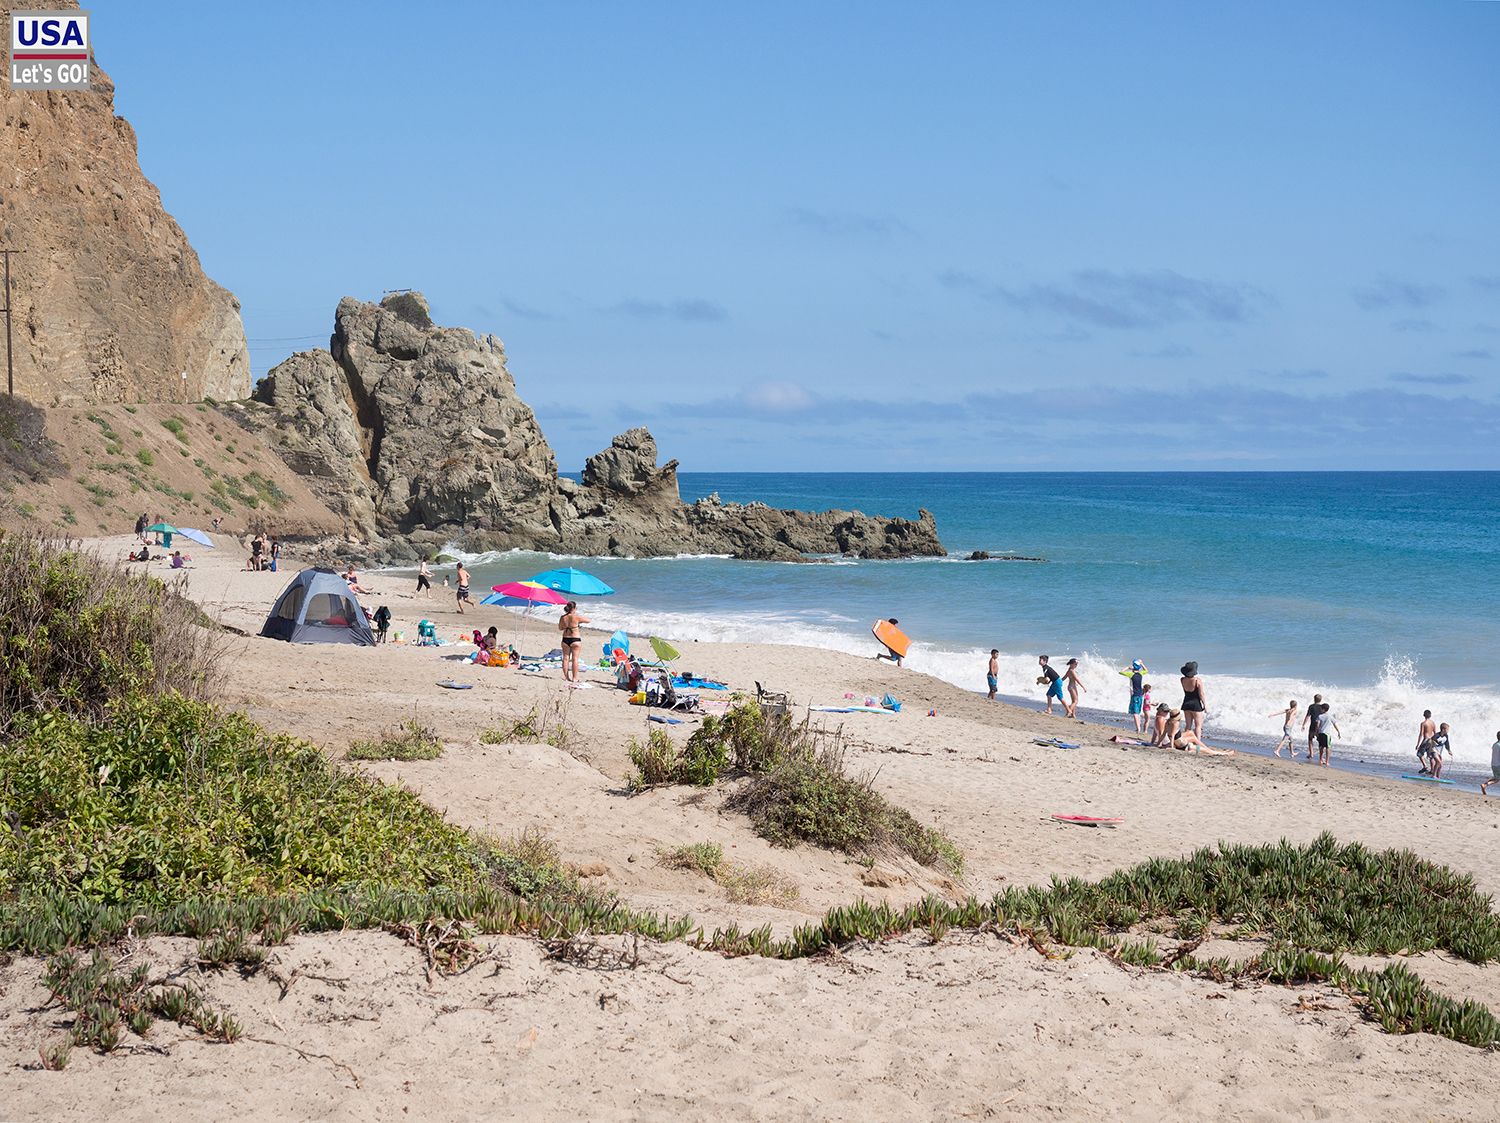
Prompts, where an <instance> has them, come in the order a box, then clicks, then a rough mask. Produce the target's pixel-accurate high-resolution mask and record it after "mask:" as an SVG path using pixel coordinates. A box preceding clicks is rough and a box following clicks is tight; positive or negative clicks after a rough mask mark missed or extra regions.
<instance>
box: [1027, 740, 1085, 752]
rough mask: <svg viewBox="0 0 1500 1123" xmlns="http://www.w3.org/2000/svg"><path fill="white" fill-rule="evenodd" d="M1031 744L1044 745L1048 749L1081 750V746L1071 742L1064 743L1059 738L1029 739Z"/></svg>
mask: <svg viewBox="0 0 1500 1123" xmlns="http://www.w3.org/2000/svg"><path fill="white" fill-rule="evenodd" d="M1031 743H1032V744H1033V745H1045V746H1047V748H1049V749H1081V748H1083V746H1082V745H1079V744H1075V743H1074V742H1072V741H1064V740H1063V739H1062V738H1061V737H1033V738H1032V739H1031Z"/></svg>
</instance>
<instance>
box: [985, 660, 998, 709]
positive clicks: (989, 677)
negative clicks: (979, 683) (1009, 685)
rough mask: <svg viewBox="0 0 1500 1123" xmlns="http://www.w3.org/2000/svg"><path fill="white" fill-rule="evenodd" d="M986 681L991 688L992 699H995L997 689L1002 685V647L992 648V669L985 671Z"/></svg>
mask: <svg viewBox="0 0 1500 1123" xmlns="http://www.w3.org/2000/svg"><path fill="white" fill-rule="evenodd" d="M984 681H985V683H986V684H987V685H988V686H989V688H990V701H991V702H993V701H994V700H995V690H996V688H997V687H998V686H999V685H1000V649H999V648H998V647H992V648H990V669H989V670H988V671H986V672H985V675H984Z"/></svg>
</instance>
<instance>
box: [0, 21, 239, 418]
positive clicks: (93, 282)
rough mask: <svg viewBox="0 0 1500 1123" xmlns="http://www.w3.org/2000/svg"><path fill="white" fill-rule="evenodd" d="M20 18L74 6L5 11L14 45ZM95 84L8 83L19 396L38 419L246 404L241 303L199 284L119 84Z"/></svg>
mask: <svg viewBox="0 0 1500 1123" xmlns="http://www.w3.org/2000/svg"><path fill="white" fill-rule="evenodd" d="M14 7H19V8H21V9H23V10H25V9H34V8H48V7H50V8H62V7H69V8H76V7H77V4H71V3H70V4H60V3H37V2H35V0H26V2H25V3H21V4H14V3H13V2H12V0H0V35H3V36H4V37H5V41H6V42H7V43H8V42H9V41H10V12H11V10H12V8H14ZM7 57H8V56H7ZM92 70H93V74H92V83H93V89H91V90H79V91H47V92H39V91H26V90H13V89H11V87H10V83H9V82H8V81H6V82H3V83H0V247H7V248H10V249H16V250H21V251H23V252H21V253H20V254H17V255H15V256H14V257H13V258H12V260H11V300H12V307H13V309H14V311H13V331H12V339H13V347H14V362H15V383H16V392H17V393H19V394H22V395H24V396H25V397H27V398H29V399H30V400H32V401H34V402H36V403H38V404H39V405H87V404H92V403H98V402H119V401H184V400H190V399H193V400H196V399H199V398H203V397H214V398H225V399H228V398H242V397H244V396H245V395H246V394H248V393H249V392H250V361H249V355H248V353H247V351H246V348H245V329H244V326H243V324H242V323H241V322H240V306H239V301H237V300H236V299H235V298H234V296H233V294H231V293H230V292H228V291H227V290H225V289H223V288H220V287H219V286H218V285H216V284H215V283H214V282H213V281H211V280H209V279H208V278H207V277H206V276H204V273H203V269H202V266H201V265H200V264H199V262H198V255H197V254H196V253H194V252H193V247H192V246H191V245H189V244H188V240H187V236H186V235H185V234H184V233H183V232H182V229H181V227H179V226H178V225H177V223H176V222H174V221H173V220H172V217H171V215H169V214H167V213H166V211H165V210H163V209H162V202H161V196H160V194H159V192H158V191H157V189H156V187H155V186H154V185H153V184H152V183H151V182H150V181H149V180H148V179H147V178H146V177H145V175H144V174H143V173H142V172H141V167H140V163H139V161H138V160H137V158H136V140H135V132H134V130H133V129H131V127H130V124H129V123H128V122H127V121H126V120H125V119H124V118H123V117H117V116H115V113H114V84H113V83H112V82H111V81H110V79H109V77H108V75H106V74H105V73H104V71H102V70H101V69H100V68H99V67H98V66H97V64H96V65H94V66H93V68H92ZM184 371H186V372H187V379H186V381H185V382H184V380H183V378H182V373H183V372H184Z"/></svg>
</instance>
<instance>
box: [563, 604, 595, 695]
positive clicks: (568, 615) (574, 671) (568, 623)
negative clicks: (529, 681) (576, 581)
mask: <svg viewBox="0 0 1500 1123" xmlns="http://www.w3.org/2000/svg"><path fill="white" fill-rule="evenodd" d="M588 622H589V618H588V617H587V616H584V615H583V614H582V613H580V612H579V611H578V602H577V601H573V600H570V601H569V602H568V603H567V604H565V605H563V614H562V616H561V618H560V619H559V620H558V621H557V630H558V631H560V632H561V633H562V651H563V679H564V680H565V681H567V682H577V681H578V649H579V647H581V646H582V645H583V636H582V635H580V634H579V629H580V628H582V627H583V625H585V624H587V623H588Z"/></svg>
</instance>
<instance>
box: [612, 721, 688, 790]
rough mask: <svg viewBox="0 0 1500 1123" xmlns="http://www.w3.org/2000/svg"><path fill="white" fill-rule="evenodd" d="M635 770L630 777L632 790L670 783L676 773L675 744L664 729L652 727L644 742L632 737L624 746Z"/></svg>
mask: <svg viewBox="0 0 1500 1123" xmlns="http://www.w3.org/2000/svg"><path fill="white" fill-rule="evenodd" d="M625 751H626V752H627V753H629V754H630V763H631V764H633V765H635V772H634V773H633V774H632V775H631V777H630V781H629V783H630V789H631V790H632V791H637V792H638V791H644V790H645V789H646V788H651V787H655V786H656V785H658V784H670V783H671V782H672V780H673V777H674V776H675V775H676V769H677V745H676V744H675V743H674V742H673V740H672V738H671V737H669V736H667V731H666V730H665V729H652V730H651V731H650V732H649V733H648V734H647V735H646V740H645V741H644V742H640V741H637V740H636V739H635V738H634V737H632V738H631V739H630V741H629V743H628V744H627V745H626V746H625Z"/></svg>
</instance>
